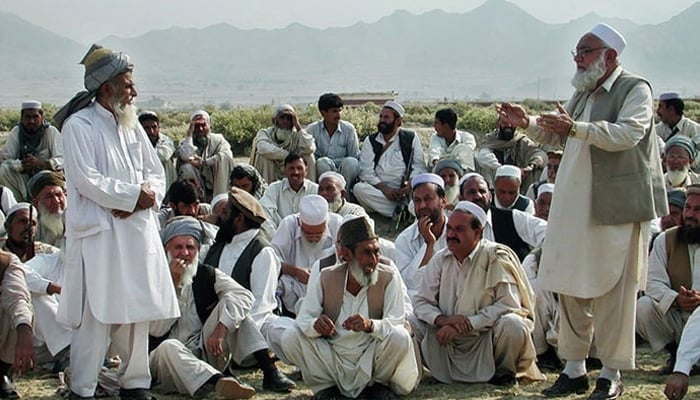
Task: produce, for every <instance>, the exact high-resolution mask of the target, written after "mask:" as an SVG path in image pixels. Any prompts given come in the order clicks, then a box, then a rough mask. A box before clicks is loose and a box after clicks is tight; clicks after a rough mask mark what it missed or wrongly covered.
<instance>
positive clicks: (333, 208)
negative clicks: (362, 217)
mask: <svg viewBox="0 0 700 400" xmlns="http://www.w3.org/2000/svg"><path fill="white" fill-rule="evenodd" d="M342 206H343V197H342V196H340V195H338V197H336V198H335V199H334V200H333V201H331V202H328V211H330V212H338V210H340V207H342Z"/></svg>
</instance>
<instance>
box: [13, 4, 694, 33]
mask: <svg viewBox="0 0 700 400" xmlns="http://www.w3.org/2000/svg"><path fill="white" fill-rule="evenodd" d="M510 1H511V2H512V3H515V4H517V5H518V6H519V7H520V8H522V9H524V10H525V11H527V12H528V13H530V14H532V15H533V16H535V17H537V18H539V19H540V20H542V21H545V22H549V23H557V22H567V21H569V20H571V19H573V18H578V17H581V16H583V15H585V14H587V13H589V12H595V13H597V14H599V15H601V16H605V17H618V18H626V19H630V20H632V21H634V22H637V23H651V24H655V23H659V22H663V21H666V20H668V19H670V18H671V17H673V16H674V15H676V14H678V13H679V12H681V11H682V10H684V9H686V8H688V7H689V6H690V5H691V4H693V3H695V2H697V0H577V1H573V0H510ZM483 3H484V0H459V1H457V0H345V1H333V0H254V1H251V0H117V1H104V0H1V1H0V12H12V13H14V14H17V15H19V16H20V17H22V18H24V19H26V20H28V21H30V22H32V23H34V24H37V25H40V26H43V27H44V28H46V29H48V30H50V31H53V32H56V33H59V34H61V35H63V36H66V37H68V38H71V39H74V40H76V41H78V42H81V43H90V42H94V41H99V40H100V39H102V38H104V37H105V36H108V35H110V34H115V35H117V36H122V37H133V36H138V35H140V34H142V33H145V32H147V31H150V30H154V29H164V28H169V27H171V26H180V27H205V26H208V25H212V24H216V23H220V22H226V23H229V24H231V25H234V26H237V27H239V28H265V29H272V28H283V27H285V26H287V25H289V24H290V23H292V22H298V23H301V24H304V25H307V26H311V27H316V28H326V27H336V26H348V25H352V24H354V23H356V22H358V21H364V22H375V21H376V20H378V19H379V18H381V17H383V16H386V15H389V14H391V13H392V12H393V11H394V10H397V9H404V10H408V11H410V12H412V13H414V14H420V13H423V12H426V11H430V10H433V9H442V10H445V11H448V12H459V13H461V12H465V11H469V10H472V9H474V8H475V7H478V6H479V5H481V4H483Z"/></svg>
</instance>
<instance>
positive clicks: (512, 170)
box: [496, 165, 522, 180]
mask: <svg viewBox="0 0 700 400" xmlns="http://www.w3.org/2000/svg"><path fill="white" fill-rule="evenodd" d="M499 176H506V177H509V178H516V179H517V180H520V179H521V177H522V172H521V171H520V168H518V167H516V166H515V165H501V166H500V167H498V169H497V170H496V178H498V177H499Z"/></svg>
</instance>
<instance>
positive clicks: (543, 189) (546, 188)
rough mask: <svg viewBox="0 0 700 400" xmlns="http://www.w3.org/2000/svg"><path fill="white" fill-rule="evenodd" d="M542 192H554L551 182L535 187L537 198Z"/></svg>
mask: <svg viewBox="0 0 700 400" xmlns="http://www.w3.org/2000/svg"><path fill="white" fill-rule="evenodd" d="M542 193H554V184H553V183H543V184H541V185H540V187H538V188H537V198H539V197H540V195H541V194H542Z"/></svg>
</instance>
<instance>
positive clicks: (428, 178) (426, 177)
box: [411, 173, 445, 189]
mask: <svg viewBox="0 0 700 400" xmlns="http://www.w3.org/2000/svg"><path fill="white" fill-rule="evenodd" d="M423 183H434V184H436V185H438V186H440V187H441V188H443V189H444V188H445V181H444V180H442V177H440V175H437V174H432V173H424V174H419V175H416V176H415V177H414V178H413V180H411V189H415V188H416V186H418V185H420V184H423Z"/></svg>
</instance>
